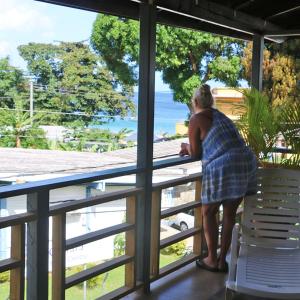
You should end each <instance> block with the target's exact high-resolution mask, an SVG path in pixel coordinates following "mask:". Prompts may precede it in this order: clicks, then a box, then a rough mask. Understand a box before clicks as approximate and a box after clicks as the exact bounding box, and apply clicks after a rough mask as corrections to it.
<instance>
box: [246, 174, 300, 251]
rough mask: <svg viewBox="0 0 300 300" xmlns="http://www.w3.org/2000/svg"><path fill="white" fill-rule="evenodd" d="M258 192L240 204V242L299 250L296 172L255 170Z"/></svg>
mask: <svg viewBox="0 0 300 300" xmlns="http://www.w3.org/2000/svg"><path fill="white" fill-rule="evenodd" d="M257 177H258V183H257V184H258V192H257V194H256V195H254V196H248V197H246V198H245V202H244V218H243V224H242V241H243V242H245V243H247V244H249V245H257V246H263V247H272V248H300V170H299V171H298V170H289V169H259V170H258V176H257Z"/></svg>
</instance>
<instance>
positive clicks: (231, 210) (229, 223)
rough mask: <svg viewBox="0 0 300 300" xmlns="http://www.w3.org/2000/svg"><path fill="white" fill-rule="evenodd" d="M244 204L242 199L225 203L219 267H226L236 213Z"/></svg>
mask: <svg viewBox="0 0 300 300" xmlns="http://www.w3.org/2000/svg"><path fill="white" fill-rule="evenodd" d="M241 202H242V198H240V199H237V200H233V201H224V202H223V203H222V204H223V223H222V237H221V251H220V256H219V262H218V267H219V268H220V269H223V268H224V267H225V261H226V254H227V252H228V249H229V247H230V244H231V235H232V229H233V226H234V224H235V216H236V211H237V209H238V207H239V205H240V203H241Z"/></svg>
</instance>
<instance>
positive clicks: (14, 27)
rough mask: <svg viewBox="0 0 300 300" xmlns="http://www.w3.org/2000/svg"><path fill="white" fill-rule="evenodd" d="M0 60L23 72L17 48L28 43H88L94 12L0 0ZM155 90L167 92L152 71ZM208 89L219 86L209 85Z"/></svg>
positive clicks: (159, 76) (157, 75) (31, 2)
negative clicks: (0, 58) (5, 59)
mask: <svg viewBox="0 0 300 300" xmlns="http://www.w3.org/2000/svg"><path fill="white" fill-rule="evenodd" d="M0 7H1V10H0V57H5V56H9V57H10V62H11V64H12V65H14V66H16V67H19V68H22V69H25V68H26V64H25V62H24V61H23V59H22V58H21V57H20V56H19V55H18V51H17V47H18V46H19V45H22V44H27V43H29V42H36V43H53V42H54V41H68V42H75V41H76V42H78V41H83V40H88V39H89V37H90V35H91V30H92V25H93V22H94V21H95V19H96V13H93V12H88V11H83V10H78V9H73V8H67V7H62V6H58V5H52V4H47V3H43V2H38V1H34V0H0ZM155 81H156V83H155V85H156V90H157V91H164V92H166V91H169V87H168V85H166V84H164V83H163V81H162V79H161V73H159V72H156V77H155ZM210 84H211V86H212V87H215V86H220V84H219V83H217V82H210Z"/></svg>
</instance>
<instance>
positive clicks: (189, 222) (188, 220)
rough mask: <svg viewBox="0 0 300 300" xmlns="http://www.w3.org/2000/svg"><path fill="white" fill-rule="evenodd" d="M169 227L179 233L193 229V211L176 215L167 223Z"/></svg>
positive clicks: (221, 212) (221, 209)
mask: <svg viewBox="0 0 300 300" xmlns="http://www.w3.org/2000/svg"><path fill="white" fill-rule="evenodd" d="M220 214H221V216H222V214H223V207H222V206H221V207H220ZM169 224H170V226H172V227H174V228H177V229H180V230H181V231H184V230H187V229H190V228H193V227H194V224H195V218H194V209H191V210H189V211H187V212H181V213H179V214H177V215H176V216H175V217H174V218H173V219H171V220H170V221H169ZM221 229H222V227H221V224H220V226H219V232H220V233H221Z"/></svg>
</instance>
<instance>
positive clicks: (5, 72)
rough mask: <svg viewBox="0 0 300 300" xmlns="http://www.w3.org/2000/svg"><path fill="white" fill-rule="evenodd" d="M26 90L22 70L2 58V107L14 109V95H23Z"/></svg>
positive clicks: (0, 62)
mask: <svg viewBox="0 0 300 300" xmlns="http://www.w3.org/2000/svg"><path fill="white" fill-rule="evenodd" d="M25 90H26V85H25V80H24V77H23V74H22V72H21V71H20V70H18V69H17V68H15V67H13V66H11V65H10V63H9V59H8V58H7V57H6V58H0V97H1V101H0V107H5V106H7V107H9V108H12V107H13V105H14V103H13V98H12V94H16V93H18V94H19V95H21V94H23V93H24V91H25Z"/></svg>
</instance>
